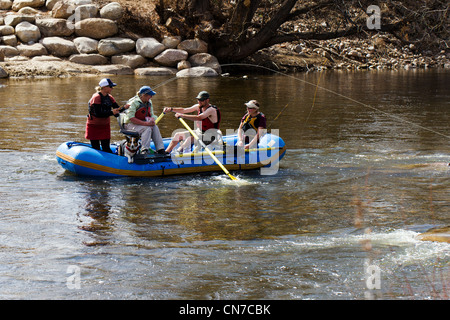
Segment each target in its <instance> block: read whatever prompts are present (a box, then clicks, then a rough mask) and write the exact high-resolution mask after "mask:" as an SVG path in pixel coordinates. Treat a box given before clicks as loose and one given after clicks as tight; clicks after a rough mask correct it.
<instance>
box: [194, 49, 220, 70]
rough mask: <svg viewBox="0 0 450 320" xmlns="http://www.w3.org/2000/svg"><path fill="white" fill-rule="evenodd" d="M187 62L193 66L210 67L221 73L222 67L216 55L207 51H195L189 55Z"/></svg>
mask: <svg viewBox="0 0 450 320" xmlns="http://www.w3.org/2000/svg"><path fill="white" fill-rule="evenodd" d="M189 62H190V63H191V66H193V67H210V68H212V69H214V70H216V72H217V73H219V74H220V73H222V68H221V67H220V63H219V61H218V60H217V58H216V57H214V56H213V55H211V54H209V53H197V54H194V55H193V56H191V57H189Z"/></svg>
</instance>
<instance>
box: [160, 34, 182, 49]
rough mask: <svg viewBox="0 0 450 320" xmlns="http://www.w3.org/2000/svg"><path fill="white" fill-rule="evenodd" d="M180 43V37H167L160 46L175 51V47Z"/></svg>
mask: <svg viewBox="0 0 450 320" xmlns="http://www.w3.org/2000/svg"><path fill="white" fill-rule="evenodd" d="M180 42H181V37H180V36H169V37H164V39H163V41H162V44H163V45H165V46H166V48H168V49H176V48H177V46H178V45H179V44H180Z"/></svg>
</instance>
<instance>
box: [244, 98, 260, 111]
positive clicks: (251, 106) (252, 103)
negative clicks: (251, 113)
mask: <svg viewBox="0 0 450 320" xmlns="http://www.w3.org/2000/svg"><path fill="white" fill-rule="evenodd" d="M244 104H245V105H246V107H247V108H249V109H259V103H258V101H256V100H250V101H249V102H246V103H244Z"/></svg>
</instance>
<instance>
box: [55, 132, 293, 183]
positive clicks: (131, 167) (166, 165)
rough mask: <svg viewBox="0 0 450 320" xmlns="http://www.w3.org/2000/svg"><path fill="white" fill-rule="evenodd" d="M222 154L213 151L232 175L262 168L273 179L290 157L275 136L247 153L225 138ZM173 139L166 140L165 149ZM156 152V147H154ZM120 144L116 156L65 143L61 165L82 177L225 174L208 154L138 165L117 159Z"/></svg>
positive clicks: (144, 158) (144, 159) (142, 160)
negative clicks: (280, 163)
mask: <svg viewBox="0 0 450 320" xmlns="http://www.w3.org/2000/svg"><path fill="white" fill-rule="evenodd" d="M223 140H224V142H225V144H224V148H223V149H222V150H215V151H213V153H214V155H215V157H216V158H217V159H218V160H219V161H220V162H221V163H222V164H223V166H224V167H225V168H227V170H229V171H239V170H253V169H258V168H260V171H261V174H263V175H271V174H276V172H277V171H278V164H279V161H280V160H281V159H282V158H283V156H284V155H285V153H286V146H285V143H284V141H283V140H282V139H281V138H280V137H278V136H276V135H273V134H270V133H267V134H266V135H264V136H263V137H262V138H261V140H260V142H259V144H258V147H257V148H254V149H250V150H246V151H244V150H243V149H242V148H236V147H235V144H236V142H237V136H236V135H229V136H224V137H223ZM169 143H170V138H166V139H164V145H165V147H167V145H168V144H169ZM151 147H152V148H154V146H153V145H152V146H151ZM117 148H118V146H117V145H116V144H111V150H112V151H113V153H112V154H111V153H107V152H103V151H99V150H95V149H93V148H92V147H91V145H90V144H86V143H81V142H65V143H62V144H61V145H60V146H59V148H58V149H57V151H56V159H57V160H58V163H59V164H60V165H61V166H62V167H63V168H64V169H66V170H68V171H70V172H72V173H75V174H77V175H82V176H101V177H120V176H131V177H160V176H168V175H179V174H193V173H201V172H213V171H222V169H221V168H220V166H219V165H217V164H216V163H215V162H214V160H213V159H212V157H211V156H210V155H209V154H208V153H207V152H205V151H202V152H196V153H194V152H191V153H184V154H175V153H172V154H171V155H166V156H162V155H157V154H155V155H136V156H135V161H134V163H128V159H127V158H126V157H124V156H119V155H117V154H116V153H117Z"/></svg>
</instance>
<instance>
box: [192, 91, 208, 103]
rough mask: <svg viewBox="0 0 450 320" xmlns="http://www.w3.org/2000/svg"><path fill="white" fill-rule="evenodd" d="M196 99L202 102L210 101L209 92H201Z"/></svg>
mask: <svg viewBox="0 0 450 320" xmlns="http://www.w3.org/2000/svg"><path fill="white" fill-rule="evenodd" d="M195 99H197V100H200V101H204V100H206V99H209V93H208V92H207V91H200V92H199V94H198V95H197V97H196V98H195Z"/></svg>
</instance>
